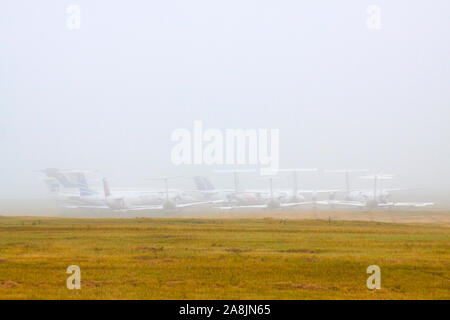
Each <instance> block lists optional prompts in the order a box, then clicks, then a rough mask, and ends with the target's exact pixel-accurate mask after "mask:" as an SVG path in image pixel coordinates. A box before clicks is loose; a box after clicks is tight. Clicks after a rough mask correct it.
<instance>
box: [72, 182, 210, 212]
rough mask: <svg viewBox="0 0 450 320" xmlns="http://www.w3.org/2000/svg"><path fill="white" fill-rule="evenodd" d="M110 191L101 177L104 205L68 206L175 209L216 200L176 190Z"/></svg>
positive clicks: (128, 209) (121, 209) (119, 208)
mask: <svg viewBox="0 0 450 320" xmlns="http://www.w3.org/2000/svg"><path fill="white" fill-rule="evenodd" d="M163 180H165V182H166V190H165V191H127V192H114V193H113V192H111V189H110V187H109V184H108V181H107V179H103V191H104V205H93V206H90V205H87V206H86V205H83V206H70V207H71V208H91V209H110V210H114V211H141V210H157V211H161V210H177V209H182V208H187V207H195V206H200V205H205V204H211V203H218V201H194V199H193V198H191V197H190V196H189V195H186V194H184V193H183V192H180V191H178V190H175V191H174V190H169V188H168V187H167V179H166V178H163Z"/></svg>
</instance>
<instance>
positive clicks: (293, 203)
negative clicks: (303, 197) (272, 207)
mask: <svg viewBox="0 0 450 320" xmlns="http://www.w3.org/2000/svg"><path fill="white" fill-rule="evenodd" d="M312 203H313V202H312V201H304V202H290V203H282V204H281V205H280V206H281V207H282V208H287V207H295V206H301V205H305V204H312Z"/></svg>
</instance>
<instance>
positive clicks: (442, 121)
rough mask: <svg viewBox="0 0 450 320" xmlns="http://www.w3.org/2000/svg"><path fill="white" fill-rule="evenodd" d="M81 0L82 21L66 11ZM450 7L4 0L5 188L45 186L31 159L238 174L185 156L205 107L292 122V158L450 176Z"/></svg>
mask: <svg viewBox="0 0 450 320" xmlns="http://www.w3.org/2000/svg"><path fill="white" fill-rule="evenodd" d="M71 4H77V5H79V6H80V9H81V28H80V30H69V29H68V28H67V26H66V19H67V17H68V15H67V13H66V8H67V7H68V6H69V5H71ZM371 4H375V5H378V6H379V7H380V8H381V10H382V15H381V19H382V20H381V23H382V25H381V30H379V31H371V30H369V29H368V28H367V27H366V20H367V13H366V8H367V7H368V6H369V5H371ZM449 12H450V2H449V1H448V0H434V1H425V0H420V1H406V0H405V1H399V0H394V1H375V2H373V1H361V0H355V1H310V4H305V3H302V2H301V1H294V0H292V1H287V0H282V1H261V0H258V1H256V0H254V1H249V0H244V1H237V0H236V1H235V0H228V1H197V0H188V1H186V0H183V1H181V0H180V1H173V0H167V1H136V0H135V1H104V0H96V1H86V0H73V1H50V0H42V1H22V0H21V1H19V0H4V1H1V2H0V152H1V158H0V159H1V169H0V197H14V196H34V195H37V194H41V193H44V192H45V188H44V186H43V184H42V182H41V181H40V180H39V179H38V177H39V175H38V174H37V173H36V172H33V171H34V170H38V169H42V168H46V167H58V168H63V169H98V170H101V172H102V175H105V176H109V177H111V178H113V181H114V182H115V183H116V184H120V185H123V186H125V185H140V186H141V185H146V182H145V181H144V180H143V179H145V178H149V177H155V176H161V175H180V174H183V175H190V174H203V173H204V174H208V175H210V176H211V177H213V179H215V181H216V184H222V183H223V184H224V186H225V184H226V183H227V184H228V185H227V186H230V185H231V181H232V180H231V177H224V176H222V175H221V176H219V177H216V176H213V175H211V170H212V169H213V168H210V167H208V166H194V165H191V166H174V165H173V164H172V163H171V161H170V151H171V148H172V147H173V145H174V143H173V142H171V141H170V135H171V133H172V131H173V130H175V129H177V128H186V129H189V130H192V126H193V121H194V120H201V121H203V124H204V126H205V127H206V128H217V129H227V128H230V129H233V128H266V129H271V128H276V129H280V166H281V167H307V168H308V167H317V168H325V169H340V168H356V169H359V168H367V169H370V170H371V171H378V172H386V173H393V174H397V175H398V179H397V181H396V182H395V183H396V185H401V186H413V187H417V186H420V187H422V186H423V187H427V188H439V189H445V190H449V189H450V166H449V163H450V148H449V141H450V127H449V120H450V90H449V89H450V88H449V84H450V42H449V39H450V20H449ZM214 168H216V167H214ZM323 179H324V180H322V181H320V182H319V184H320V185H322V186H323V187H325V186H327V185H330V187H331V185H333V186H334V185H336V184H339V183H341V185H340V186H342V184H343V181H342V179H341V178H339V179H338V178H336V177H335V176H333V177H325V178H323ZM255 181H256V182H255ZM255 181H253V183H254V184H258V183H259V182H258V180H255ZM264 183H265V182H263V183H260V184H259V185H260V186H264ZM309 183H311V184H312V183H316V182H313V181H312V180H311V177H307V175H305V178H304V184H309ZM303 187H308V185H304V186H303Z"/></svg>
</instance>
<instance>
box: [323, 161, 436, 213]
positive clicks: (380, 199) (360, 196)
mask: <svg viewBox="0 0 450 320" xmlns="http://www.w3.org/2000/svg"><path fill="white" fill-rule="evenodd" d="M329 172H331V171H329ZM333 172H345V173H346V185H347V194H346V197H345V200H328V201H318V203H320V204H325V205H331V206H334V205H340V206H353V207H359V208H366V209H372V208H378V207H379V208H393V207H411V208H422V207H428V206H433V205H434V203H433V202H394V201H392V200H391V192H393V191H400V190H407V189H399V188H394V189H393V188H390V189H389V188H383V189H379V188H378V183H379V181H381V180H390V179H392V178H393V176H392V175H386V174H372V175H365V176H362V177H361V178H363V179H370V180H373V182H374V185H373V189H372V190H363V191H358V190H354V191H350V187H349V178H348V173H349V172H356V171H354V170H353V171H349V170H344V171H337V170H336V171H333Z"/></svg>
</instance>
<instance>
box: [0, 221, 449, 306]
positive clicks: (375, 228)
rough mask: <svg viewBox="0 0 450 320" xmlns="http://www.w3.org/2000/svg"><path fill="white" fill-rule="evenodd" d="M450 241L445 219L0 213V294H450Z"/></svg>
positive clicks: (344, 296)
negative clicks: (371, 282)
mask: <svg viewBox="0 0 450 320" xmlns="http://www.w3.org/2000/svg"><path fill="white" fill-rule="evenodd" d="M449 240H450V229H449V227H448V225H437V224H394V223H381V222H362V221H336V220H331V221H330V222H329V221H326V220H284V219H274V218H266V219H207V218H204V219H183V218H174V219H148V218H147V219H144V218H139V219H72V218H45V217H39V218H37V217H1V216H0V298H1V299H449V298H450V280H449V279H450V277H449V269H450V268H449V267H450V241H449ZM373 264H376V265H379V266H380V267H381V286H382V288H381V290H376V291H371V290H368V289H367V287H366V279H367V277H368V275H367V274H366V268H367V267H368V266H369V265H373ZM69 265H78V266H80V268H81V279H82V284H81V287H82V288H81V290H68V289H67V288H66V279H67V277H68V276H69V275H68V274H66V268H67V267H68V266H69Z"/></svg>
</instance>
